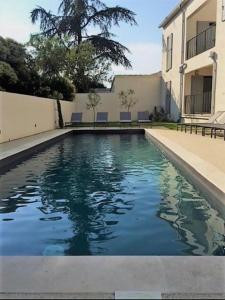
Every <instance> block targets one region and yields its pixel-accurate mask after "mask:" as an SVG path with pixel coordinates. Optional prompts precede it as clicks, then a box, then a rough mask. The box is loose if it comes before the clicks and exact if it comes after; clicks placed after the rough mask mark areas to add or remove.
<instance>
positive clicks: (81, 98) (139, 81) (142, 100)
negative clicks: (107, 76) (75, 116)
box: [75, 72, 162, 122]
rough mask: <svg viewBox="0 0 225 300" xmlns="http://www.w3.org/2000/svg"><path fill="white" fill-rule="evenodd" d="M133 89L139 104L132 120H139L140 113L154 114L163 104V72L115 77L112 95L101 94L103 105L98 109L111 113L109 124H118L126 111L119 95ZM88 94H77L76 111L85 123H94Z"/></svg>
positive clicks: (132, 111)
mask: <svg viewBox="0 0 225 300" xmlns="http://www.w3.org/2000/svg"><path fill="white" fill-rule="evenodd" d="M129 89H133V90H134V91H135V99H136V100H137V104H136V105H135V106H134V107H133V108H132V109H131V113H132V120H133V121H134V120H137V113H138V111H148V112H149V113H152V112H153V110H154V107H155V106H160V104H161V90H162V80H161V72H159V73H156V74H152V75H118V76H115V79H114V82H113V85H112V91H111V93H99V95H100V97H101V104H100V105H99V106H98V107H97V111H99V112H108V113H109V122H118V121H119V119H120V112H122V111H126V108H124V107H121V100H120V99H119V93H120V92H121V91H127V90H129ZM87 102H88V94H77V95H76V100H75V109H76V111H77V112H82V113H83V122H93V112H92V111H87V108H86V103H87Z"/></svg>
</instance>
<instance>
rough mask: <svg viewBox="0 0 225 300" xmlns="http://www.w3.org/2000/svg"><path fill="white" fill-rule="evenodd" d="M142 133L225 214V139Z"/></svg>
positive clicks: (167, 133)
mask: <svg viewBox="0 0 225 300" xmlns="http://www.w3.org/2000/svg"><path fill="white" fill-rule="evenodd" d="M145 132H146V136H147V137H149V138H150V139H151V140H152V141H153V142H155V143H156V144H157V146H158V147H159V148H161V150H162V151H163V152H164V153H165V154H166V156H167V157H168V158H169V159H170V160H171V161H172V162H174V163H175V165H177V167H178V168H179V169H180V170H181V171H183V172H184V173H185V175H186V177H187V178H188V179H189V180H190V181H191V182H192V183H193V184H194V185H196V188H199V189H200V190H201V191H202V192H203V193H204V194H205V195H206V196H209V198H210V199H212V200H213V203H212V204H214V205H215V206H216V208H217V209H219V210H220V211H221V213H223V215H225V142H224V141H223V140H222V139H221V140H220V139H216V140H215V139H211V138H210V137H202V136H200V135H190V134H185V133H183V132H176V131H172V130H160V129H146V130H145Z"/></svg>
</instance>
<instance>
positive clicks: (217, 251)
mask: <svg viewBox="0 0 225 300" xmlns="http://www.w3.org/2000/svg"><path fill="white" fill-rule="evenodd" d="M0 187H1V197H0V199H1V200H0V221H1V223H0V233H1V244H0V255H9V256H10V255H18V256H20V255H38V256H40V255H44V256H53V255H67V256H76V255H159V256H161V255H224V254H225V248H224V246H225V244H224V240H225V233H224V218H223V216H221V215H220V214H219V212H218V211H217V210H216V209H215V208H213V207H212V206H211V204H210V201H208V199H206V198H205V197H204V196H203V195H201V193H200V192H199V191H198V190H196V188H195V187H194V186H193V185H192V184H191V183H190V182H188V180H187V179H186V178H185V177H184V176H183V175H182V174H181V173H180V172H179V171H178V170H177V169H176V167H175V166H174V165H173V164H172V163H171V162H170V161H169V160H168V159H167V158H166V157H165V156H164V155H163V153H162V152H161V151H160V150H158V148H156V147H155V146H154V145H153V144H152V143H151V142H149V140H147V139H146V138H145V136H144V135H142V134H116V135H115V134H114V135H112V134H104V135H95V134H84V135H76V136H72V135H71V136H67V137H65V138H64V139H62V140H61V141H59V142H57V143H56V144H54V145H52V146H51V147H48V148H47V149H46V150H44V151H41V152H39V153H36V154H34V155H33V156H32V157H31V158H29V159H27V160H25V161H23V162H21V163H20V164H18V165H16V166H15V167H14V168H11V170H9V171H8V172H6V173H5V174H3V175H1V177H0Z"/></svg>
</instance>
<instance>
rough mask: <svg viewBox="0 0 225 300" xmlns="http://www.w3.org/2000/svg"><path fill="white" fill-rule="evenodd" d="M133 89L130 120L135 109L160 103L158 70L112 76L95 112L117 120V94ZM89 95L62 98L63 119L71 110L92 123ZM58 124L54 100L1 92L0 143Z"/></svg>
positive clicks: (135, 118)
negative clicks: (134, 102)
mask: <svg viewBox="0 0 225 300" xmlns="http://www.w3.org/2000/svg"><path fill="white" fill-rule="evenodd" d="M128 89H133V90H134V91H135V98H136V99H137V104H136V105H135V106H134V107H133V108H132V109H131V112H132V119H133V120H137V112H138V111H148V112H149V113H151V112H152V111H153V109H154V106H160V103H161V73H156V74H152V75H121V76H115V78H114V81H113V84H112V89H111V92H105V93H99V95H100V97H101V104H100V105H99V106H98V108H97V111H99V112H100V111H101V112H108V113H109V121H110V122H118V121H119V118H120V112H121V111H126V109H125V108H123V107H121V100H120V99H119V96H118V95H119V93H120V92H121V91H127V90H128ZM87 102H88V94H77V95H76V97H75V100H74V102H67V101H61V105H62V112H63V118H64V122H69V121H70V119H71V114H72V112H82V113H83V122H87V123H89V122H93V113H92V111H88V110H87V107H86V106H87ZM57 124H58V113H57V105H56V101H55V100H52V99H46V98H38V97H33V96H27V95H19V94H13V93H5V92H0V143H3V142H7V141H10V140H15V139H19V138H22V137H27V136H30V135H34V134H38V133H41V132H45V131H49V130H53V129H55V128H56V127H57Z"/></svg>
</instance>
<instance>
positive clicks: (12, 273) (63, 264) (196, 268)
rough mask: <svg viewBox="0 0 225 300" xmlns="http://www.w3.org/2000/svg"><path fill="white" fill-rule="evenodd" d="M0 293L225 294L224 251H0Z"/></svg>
mask: <svg viewBox="0 0 225 300" xmlns="http://www.w3.org/2000/svg"><path fill="white" fill-rule="evenodd" d="M0 272H1V281H0V294H8V293H12V294H51V293H54V294H63V293H65V294H85V293H87V294H107V295H109V294H115V293H116V292H117V294H118V293H119V292H135V291H136V292H137V291H146V292H151V293H158V294H159V293H160V294H178V293H184V294H207V293H208V294H225V284H224V282H225V260H224V258H223V257H172V256H171V257H158V256H155V257H154V256H133V257H131V256H124V257H122V256H118V257H115V256H114V257H113V256H89V257H86V256H83V257H0Z"/></svg>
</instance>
